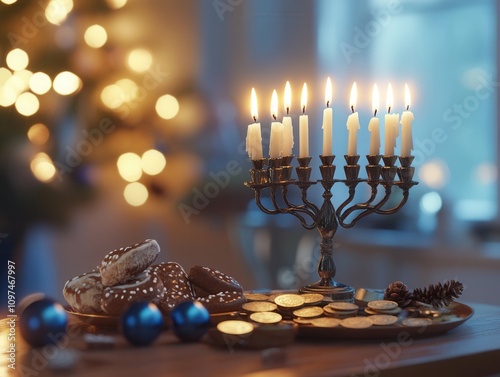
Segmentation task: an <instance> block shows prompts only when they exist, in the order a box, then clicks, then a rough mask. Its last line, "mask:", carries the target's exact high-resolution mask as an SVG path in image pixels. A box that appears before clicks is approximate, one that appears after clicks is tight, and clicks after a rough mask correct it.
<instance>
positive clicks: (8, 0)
mask: <svg viewBox="0 0 500 377" xmlns="http://www.w3.org/2000/svg"><path fill="white" fill-rule="evenodd" d="M1 1H2V3H4V4H7V5H11V4H14V3H15V2H16V1H17V0H1Z"/></svg>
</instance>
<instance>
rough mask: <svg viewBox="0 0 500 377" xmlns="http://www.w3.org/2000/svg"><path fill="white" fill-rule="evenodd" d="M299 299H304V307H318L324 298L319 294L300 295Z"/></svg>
mask: <svg viewBox="0 0 500 377" xmlns="http://www.w3.org/2000/svg"><path fill="white" fill-rule="evenodd" d="M300 297H302V298H303V299H304V305H318V304H320V303H321V302H322V301H323V299H324V298H325V296H323V295H322V294H321V293H302V294H301V295H300Z"/></svg>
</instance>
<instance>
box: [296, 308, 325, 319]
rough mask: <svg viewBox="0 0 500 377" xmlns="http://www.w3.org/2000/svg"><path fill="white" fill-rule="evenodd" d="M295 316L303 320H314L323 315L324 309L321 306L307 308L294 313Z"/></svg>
mask: <svg viewBox="0 0 500 377" xmlns="http://www.w3.org/2000/svg"><path fill="white" fill-rule="evenodd" d="M293 315H294V316H296V317H301V318H314V317H319V316H320V315H323V308H322V307H320V306H306V307H304V308H301V309H297V310H294V311H293Z"/></svg>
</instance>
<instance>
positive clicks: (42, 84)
mask: <svg viewBox="0 0 500 377" xmlns="http://www.w3.org/2000/svg"><path fill="white" fill-rule="evenodd" d="M51 87H52V80H51V79H50V77H49V75H47V74H46V73H44V72H35V73H33V75H32V76H31V77H30V81H29V88H30V89H31V91H32V92H33V93H36V94H45V93H47V92H48V91H49V90H50V88H51Z"/></svg>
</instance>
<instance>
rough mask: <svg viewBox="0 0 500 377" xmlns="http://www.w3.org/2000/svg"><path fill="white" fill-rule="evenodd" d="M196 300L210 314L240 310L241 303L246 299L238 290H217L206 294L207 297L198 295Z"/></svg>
mask: <svg viewBox="0 0 500 377" xmlns="http://www.w3.org/2000/svg"><path fill="white" fill-rule="evenodd" d="M197 300H198V301H199V302H201V303H202V304H203V306H204V307H205V308H207V310H208V311H209V312H210V313H211V314H213V313H224V312H232V311H236V310H240V309H241V305H243V304H244V303H245V302H246V301H247V299H246V298H245V296H244V295H243V293H241V292H238V291H225V292H219V293H216V294H211V295H208V296H207V297H198V298H197Z"/></svg>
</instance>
